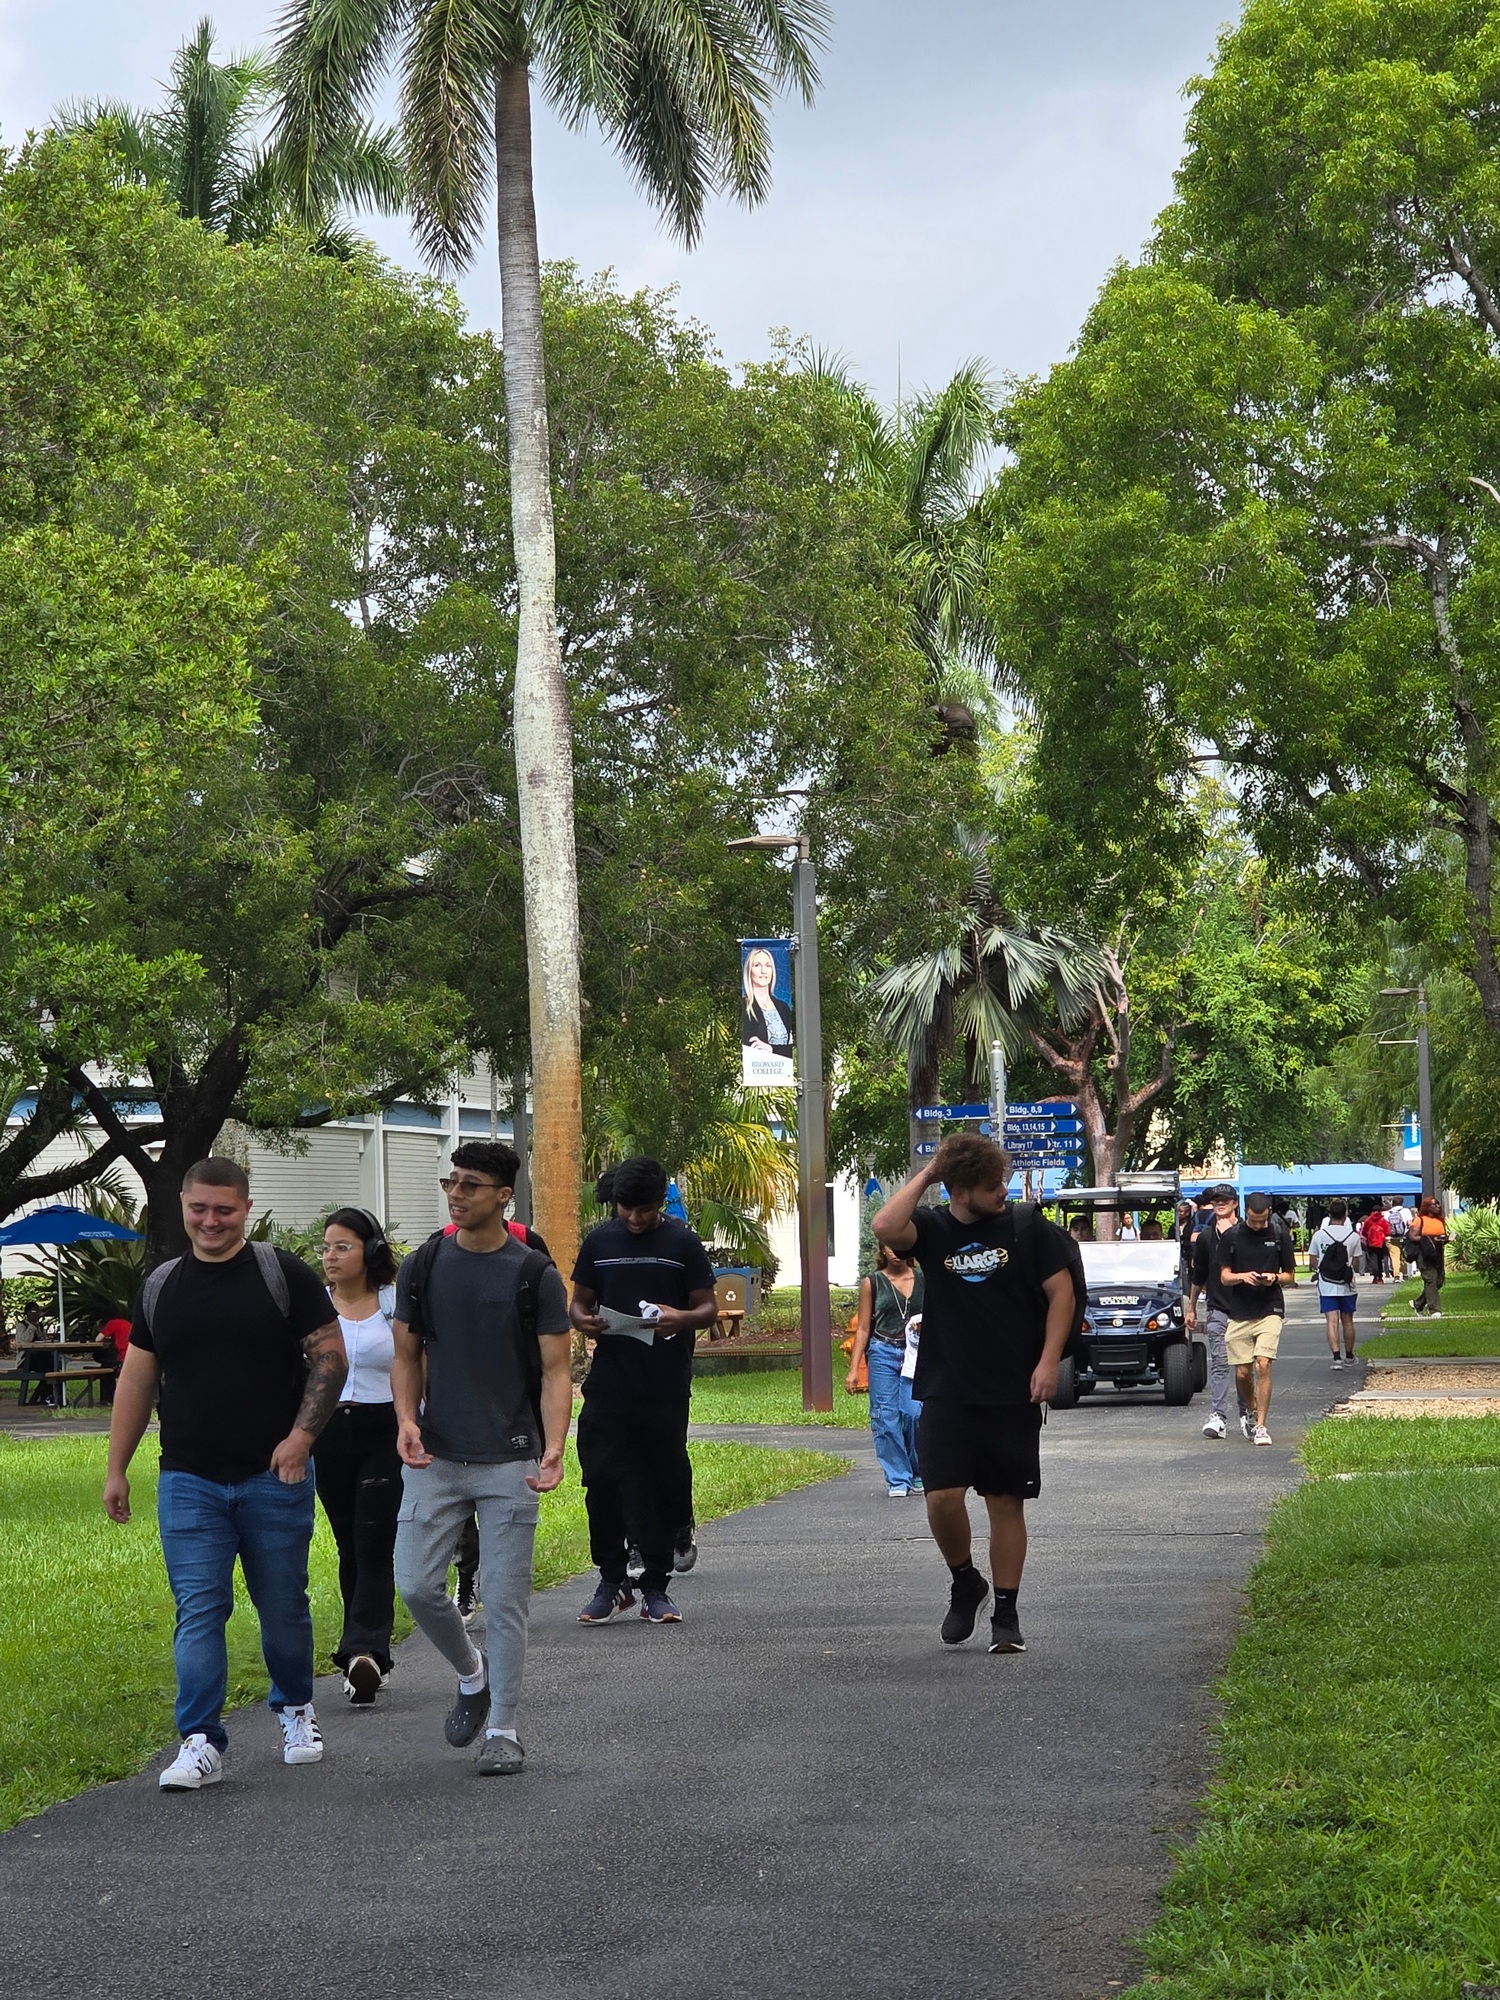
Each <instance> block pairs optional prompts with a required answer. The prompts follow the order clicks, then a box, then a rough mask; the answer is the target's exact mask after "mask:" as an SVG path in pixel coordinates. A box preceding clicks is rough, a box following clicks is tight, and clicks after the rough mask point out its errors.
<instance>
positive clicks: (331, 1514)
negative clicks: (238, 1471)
mask: <svg viewBox="0 0 1500 2000" xmlns="http://www.w3.org/2000/svg"><path fill="white" fill-rule="evenodd" d="M313 1461H314V1464H315V1465H316V1468H317V1480H318V1498H319V1499H320V1500H321V1501H322V1503H323V1511H324V1513H325V1514H326V1515H327V1516H328V1525H329V1527H330V1528H332V1530H333V1539H334V1541H335V1542H336V1543H337V1545H338V1552H339V1593H340V1595H341V1596H342V1598H343V1600H344V1630H343V1633H342V1635H341V1636H340V1639H339V1643H338V1645H337V1646H336V1647H335V1649H334V1655H333V1657H334V1659H335V1660H336V1661H337V1662H338V1664H339V1665H340V1666H341V1667H346V1666H347V1665H348V1664H349V1662H350V1661H351V1660H352V1659H354V1658H355V1657H356V1656H357V1655H358V1654H360V1653H368V1654H369V1656H370V1658H371V1659H372V1660H373V1661H374V1662H375V1664H376V1666H378V1667H379V1668H380V1670H381V1672H382V1673H388V1672H389V1671H390V1665H391V1620H392V1619H393V1617H394V1616H395V1607H396V1573H395V1567H394V1551H395V1547H396V1516H397V1514H398V1513H399V1511H400V1508H401V1460H400V1457H399V1456H398V1454H397V1451H396V1411H395V1407H394V1405H393V1404H390V1403H340V1404H339V1406H338V1408H337V1409H336V1410H335V1411H334V1413H333V1415H332V1416H331V1417H330V1418H329V1420H328V1426H327V1428H326V1430H325V1431H324V1432H323V1435H322V1436H321V1437H320V1438H319V1439H318V1442H317V1445H316V1446H315V1447H314V1451H313Z"/></svg>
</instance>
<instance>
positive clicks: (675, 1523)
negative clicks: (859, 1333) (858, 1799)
mask: <svg viewBox="0 0 1500 2000" xmlns="http://www.w3.org/2000/svg"><path fill="white" fill-rule="evenodd" d="M612 1193H613V1197H614V1204H615V1212H614V1215H613V1217H612V1218H611V1220H610V1221H608V1222H601V1223H599V1224H598V1226H597V1227H596V1228H594V1229H591V1230H590V1231H589V1233H588V1235H587V1236H585V1238H584V1239H583V1243H582V1245H581V1247H580V1249H579V1252H578V1262H577V1263H576V1264H575V1265H574V1267H573V1308H572V1312H573V1324H574V1325H575V1326H576V1327H577V1328H578V1329H579V1331H580V1332H582V1333H586V1334H587V1335H588V1336H589V1337H590V1338H591V1339H592V1340H593V1341H594V1343H595V1346H594V1358H593V1362H592V1365H591V1366H590V1368H589V1372H588V1376H587V1379H586V1380H585V1382H584V1385H583V1414H582V1415H581V1416H580V1418H579V1419H578V1464H579V1469H580V1471H581V1472H582V1475H583V1484H584V1489H585V1496H586V1499H587V1503H588V1513H589V1553H590V1555H591V1556H592V1557H593V1559H594V1561H595V1562H596V1563H597V1564H598V1566H599V1585H598V1588H597V1589H596V1590H595V1592H594V1594H593V1596H592V1597H591V1598H590V1599H589V1601H588V1603H587V1604H586V1605H585V1606H584V1607H583V1609H582V1611H580V1612H579V1614H578V1616H579V1621H580V1623H582V1624H584V1625H602V1624H604V1623H605V1622H606V1620H608V1619H610V1618H612V1617H613V1616H614V1614H615V1612H616V1611H620V1610H626V1609H628V1608H629V1606H630V1603H631V1601H632V1600H631V1596H630V1592H629V1590H628V1588H627V1586H626V1581H625V1572H626V1567H627V1565H628V1562H629V1559H630V1547H631V1543H632V1542H634V1544H635V1546H636V1547H637V1548H638V1549H639V1550H640V1553H641V1560H642V1563H643V1564H644V1570H643V1573H642V1576H641V1616H642V1617H643V1618H647V1619H649V1620H650V1621H651V1623H652V1624H653V1625H675V1624H677V1623H679V1622H680V1619H681V1613H680V1612H679V1611H678V1609H677V1607H676V1605H675V1604H674V1603H673V1602H672V1600H671V1598H670V1597H669V1596H668V1595H667V1579H668V1577H669V1575H670V1574H671V1571H672V1565H673V1543H674V1540H675V1537H676V1533H677V1531H678V1530H679V1529H680V1528H681V1527H682V1525H683V1524H682V1521H681V1518H680V1517H681V1511H682V1492H683V1478H682V1465H683V1461H684V1459H685V1457H686V1454H687V1423H688V1403H689V1399H690V1396H691V1393H692V1380H693V1348H694V1345H695V1343H696V1341H697V1338H698V1329H699V1328H700V1327H705V1326H712V1325H713V1322H714V1318H715V1315H716V1314H717V1312H718V1303H717V1300H716V1299H715V1297H714V1274H713V1267H712V1265H711V1264H710V1263H709V1261H708V1253H707V1252H706V1251H705V1250H704V1248H703V1245H702V1244H701V1243H700V1242H699V1240H698V1238H697V1237H696V1236H695V1235H694V1234H693V1232H692V1230H691V1229H689V1228H688V1226H687V1224H686V1223H685V1222H675V1221H674V1220H673V1219H672V1218H671V1216H668V1215H664V1214H663V1213H662V1204H663V1203H664V1202H665V1201H666V1198H667V1175H666V1170H665V1168H664V1167H662V1165H661V1164H660V1162H659V1161H657V1160H649V1159H645V1158H641V1157H637V1158H634V1159H629V1160H624V1161H622V1162H621V1164H620V1165H619V1166H618V1167H617V1168H616V1169H615V1174H614V1184H613V1189H612ZM601 1308H608V1309H609V1310H610V1311H613V1312H616V1313H621V1314H624V1315H625V1316H626V1317H627V1318H629V1319H631V1320H633V1321H635V1322H636V1326H637V1328H638V1329H639V1330H640V1332H644V1331H645V1329H644V1328H643V1327H642V1326H641V1322H642V1321H643V1320H644V1321H646V1322H647V1323H648V1325H649V1327H650V1338H649V1339H648V1338H641V1337H638V1336H637V1333H632V1332H611V1330H610V1321H609V1320H608V1318H607V1317H606V1316H605V1312H604V1311H603V1310H601ZM643 1308H645V1309H646V1310H645V1311H644V1312H643V1310H642V1309H643Z"/></svg>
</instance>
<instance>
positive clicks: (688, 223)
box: [276, 0, 829, 1269]
mask: <svg viewBox="0 0 1500 2000" xmlns="http://www.w3.org/2000/svg"><path fill="white" fill-rule="evenodd" d="M828 18H829V17H828V9H827V7H826V6H825V4H824V0H289V4H288V6H287V8H286V11H285V13H284V15H283V16H282V23H281V34H280V63H281V75H282V99H281V106H280V111H279V115H278V120H277V127H276V132H277V143H278V145H279V146H280V147H282V148H283V149H284V150H285V152H286V153H287V154H288V156H289V157H290V158H291V159H292V160H293V161H294V162H298V163H300V167H299V171H300V173H301V175H302V183H303V187H304V190H305V193H306V195H307V197H308V198H310V197H311V194H312V191H313V177H314V164H315V162H316V160H317V158H318V155H319V152H320V150H321V149H322V148H323V147H324V146H325V145H326V144H327V143H328V141H329V139H330V138H335V139H336V138H337V137H338V135H340V134H341V133H343V132H345V131H347V130H348V129H349V128H350V126H351V125H352V124H353V123H354V122H355V121H356V120H357V119H358V118H359V117H360V116H361V114H362V113H363V111H364V109H365V107H366V106H367V104H368V102H369V100H370V97H371V94H372V92H373V91H374V89H375V87H376V85H377V83H378V81H379V79H380V77H381V76H382V75H383V74H384V72H385V71H386V70H387V68H391V69H394V70H395V71H396V72H397V73H398V74H399V76H400V79H401V94H402V103H401V124H402V131H403V134H404V137H405V143H406V153H407V159H408V163H409V169H410V174H411V182H412V204H411V205H412V212H413V219H414V223H415V228H416V233H417V237H418V240H419V241H420V243H421V244H422V245H423V247H424V248H425V249H426V250H427V252H428V253H429V255H430V256H431V257H432V258H433V259H434V261H435V262H436V263H437V264H439V265H440V266H443V267H448V268H457V267H462V266H464V265H466V264H468V263H469V262H470V261H471V260H472V258H473V256H474V254H475V251H476V250H477V248H478V245H479V240H480V236H481V233H482V230H483V228H484V209H485V199H486V195H487V192H488V191H489V189H490V188H491V186H492V185H493V188H494V191H495V194H496V207H497V218H498V227H497V236H498V244H499V257H500V305H501V326H502V333H503V340H504V370H505V400H506V438H507V449H508V453H509V459H510V494H511V501H510V505H511V536H512V541H513V545H514V549H515V564H516V582H517V597H518V607H517V634H516V676H515V689H514V695H513V721H512V727H513V732H514V736H515V758H516V777H517V795H518V800H519V806H518V818H519V823H520V834H521V854H522V864H523V869H524V876H525V881H526V889H527V894H526V955H527V968H528V975H529V982H530V1008H531V1038H532V1091H533V1102H534V1106H535V1134H536V1148H535V1159H536V1164H535V1169H534V1175H533V1193H534V1198H535V1207H536V1212H537V1219H538V1222H539V1223H540V1225H541V1226H542V1228H543V1229H544V1230H545V1232H546V1234H547V1237H548V1240H549V1241H550V1242H551V1243H552V1245H553V1247H554V1248H555V1250H556V1251H557V1254H558V1261H559V1263H560V1264H561V1265H562V1266H563V1268H564V1269H566V1268H568V1264H567V1260H568V1259H569V1258H570V1256H571V1252H572V1250H573V1248H574V1246H575V1245H576V1241H577V1229H578V1197H579V1182H580V1178H581V1167H582V1152H583V1141H582V1117H581V1087H580V1066H579V1065H580V1032H579V1009H580V995H579V928H578V864H577V854H576V850H575V845H574V823H573V755H572V752H573V742H572V728H571V721H570V716H569V703H568V689H567V683H566V680H565V679H564V676H563V668H562V655H561V649H560V647H559V644H558V634H557V604H556V566H557V561H556V546H555V540H554V535H553V526H552V490H551V467H550V450H549V443H548V424H547V389H546V377H545V372H544V366H543V361H544V357H543V352H542V290H541V264H540V260H539V257H538V253H537V236H536V205H535V196H534V189H533V176H532V157H531V88H532V79H533V75H534V76H535V78H536V80H537V83H538V85H539V87H540V88H541V90H542V91H543V93H544V95H545V96H546V97H547V99H548V100H549V101H550V102H551V104H552V105H553V106H554V108H555V109H556V110H557V111H558V112H559V113H560V114H561V115H562V117H563V118H564V119H565V120H566V121H567V122H568V123H570V124H572V125H575V126H576V125H583V124H585V123H587V122H588V121H590V120H593V121H594V122H596V123H597V124H598V126H599V127H600V130H601V131H602V132H603V133H604V134H605V136H606V137H607V138H609V139H610V140H611V141H612V143H613V144H614V145H615V147H616V148H617V150H618V151H619V152H620V153H621V154H622V155H623V157H624V159H625V162H626V164H627V166H628V168H629V169H630V171H631V173H632V174H633V175H634V176H635V178H636V180H637V181H638V182H639V183H640V184H641V186H642V187H643V188H644V189H645V191H646V192H647V194H648V195H649V196H650V197H651V199H652V200H653V201H654V202H655V203H656V205H657V207H658V208H659V209H660V210H661V211H662V213H663V215H664V216H665V217H666V219H667V222H668V224H669V226H670V227H672V228H673V229H674V230H675V231H676V233H677V234H678V235H679V236H680V237H681V238H682V239H683V240H684V241H685V242H687V243H692V242H693V241H694V240H695V239H696V237H697V235H698V233H699V230H700V228H701V227H702V222H703V215H704V210H705V208H706V205H707V203H708V200H709V198H710V196H711V195H713V194H714V193H716V192H720V191H723V192H727V193H729V194H731V195H733V196H735V197H736V198H738V199H739V200H742V201H744V202H747V203H753V202H757V201H760V200H762V199H763V198H764V197H765V195H766V193H767V192H768V189H769V185H770V156H771V142H770V130H769V126H768V123H767V113H768V109H769V105H770V100H771V98H772V96H773V94H774V93H775V91H776V90H778V89H780V88H782V87H784V86H787V85H791V86H794V87H796V88H798V89H800V91H801V93H802V95H803V97H804V98H805V99H808V100H810V99H811V97H812V94H813V91H814V89H815V87H816V84H817V71H816V68H815V65H814V50H815V49H816V48H817V46H818V45H819V43H820V42H821V40H822V38H823V35H824V33H825V30H826V27H827V23H828Z"/></svg>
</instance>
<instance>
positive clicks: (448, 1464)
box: [391, 1139, 573, 1777]
mask: <svg viewBox="0 0 1500 2000" xmlns="http://www.w3.org/2000/svg"><path fill="white" fill-rule="evenodd" d="M452 1162H453V1171H452V1173H450V1174H448V1175H446V1176H445V1177H444V1179H443V1181H442V1183H441V1185H442V1188H443V1191H444V1193H445V1194H446V1195H447V1197H448V1215H449V1219H450V1221H451V1222H452V1223H454V1224H455V1225H456V1227H455V1228H454V1229H453V1230H452V1231H451V1232H450V1233H445V1232H441V1231H440V1232H438V1233H436V1234H435V1235H433V1236H430V1237H429V1238H428V1239H427V1241H426V1242H425V1243H424V1244H422V1245H421V1246H420V1248H418V1249H416V1250H414V1251H413V1252H412V1254H411V1255H410V1256H409V1257H408V1258H407V1259H406V1260H405V1262H404V1263H403V1264H402V1266H401V1269H400V1271H399V1272H398V1274H397V1277H396V1319H395V1324H394V1327H393V1328H392V1333H393V1336H394V1339H395V1347H396V1353H395V1359H394V1361H393V1362H392V1364H391V1397H392V1400H393V1402H394V1403H395V1405H396V1449H397V1451H398V1452H399V1453H400V1454H401V1463H402V1466H403V1472H402V1488H403V1491H402V1500H401V1512H400V1515H399V1517H398V1519H397V1523H396V1587H397V1588H398V1589H399V1591H400V1592H401V1596H402V1599H403V1601H404V1602H405V1604H406V1608H407V1610H408V1611H410V1613H411V1615H412V1617H413V1618H414V1619H415V1620H416V1622H417V1624H418V1625H419V1626H420V1627H421V1629H422V1631H423V1632H424V1633H425V1634H426V1636H427V1637H428V1638H429V1639H430V1640H431V1641H432V1643H433V1645H434V1646H436V1648H437V1650H438V1651H439V1652H440V1653H441V1654H442V1656H443V1658H444V1659H445V1660H447V1662H448V1664H449V1665H450V1666H451V1667H452V1668H453V1669H454V1671H455V1673H456V1674H457V1675H458V1693H457V1695H456V1697H455V1699H454V1702H453V1706H452V1707H451V1708H450V1709H449V1710H448V1713H447V1715H446V1716H445V1718H444V1721H443V1735H444V1737H445V1738H446V1740H447V1741H448V1742H449V1743H451V1744H452V1745H453V1747H454V1749H455V1750H461V1749H463V1748H464V1746H465V1745H466V1744H469V1743H472V1742H473V1740H474V1738H475V1737H476V1736H478V1734H479V1732H480V1730H481V1729H483V1730H484V1742H483V1744H482V1745H481V1747H480V1751H479V1756H478V1758H477V1759H476V1769H477V1771H478V1772H479V1774H480V1775H481V1776H482V1777H504V1776H510V1775H514V1774H515V1773H516V1772H519V1771H520V1770H521V1769H522V1767H523V1765H524V1763H525V1752H524V1751H523V1750H522V1748H521V1740H520V1736H519V1734H518V1731H517V1726H516V1709H517V1704H518V1703H519V1701H520V1696H521V1681H522V1676H523V1673H524V1671H525V1666H526V1629H527V1620H528V1617H529V1613H530V1606H531V1572H532V1552H533V1547H534V1544H535V1541H536V1526H537V1509H538V1495H539V1494H542V1493H550V1492H552V1491H553V1490H554V1488H556V1487H557V1486H559V1485H560V1484H561V1483H562V1476H563V1446H564V1443H565V1441H566V1439H567V1435H568V1420H569V1418H570V1416H571V1415H572V1411H573V1380H572V1375H571V1373H570V1369H569V1358H570V1357H569V1348H570V1346H571V1340H570V1336H569V1328H568V1295H567V1292H566V1291H565V1289H564V1287H563V1281H562V1279H561V1277H560V1276H559V1275H558V1271H557V1267H556V1265H555V1264H554V1263H553V1262H552V1260H551V1258H550V1257H547V1256H545V1255H543V1254H542V1253H541V1252H540V1251H539V1250H537V1249H535V1248H531V1247H528V1245H526V1244H524V1243H522V1242H521V1241H519V1240H518V1239H517V1238H516V1237H515V1236H514V1235H512V1233H511V1231H510V1229H509V1228H508V1227H507V1225H506V1220H505V1211H506V1208H507V1206H508V1205H509V1202H510V1198H511V1192H512V1189H513V1188H514V1186H515V1182H516V1176H517V1174H518V1172H519V1170H520V1164H521V1163H520V1159H519V1157H518V1156H517V1154H516V1152H515V1151H514V1149H513V1148H512V1147H510V1146H507V1145H506V1144H505V1143H504V1142H503V1141H502V1140H499V1139H467V1140H465V1141H464V1143H463V1144H462V1145H461V1146H458V1147H456V1148H455V1149H454V1152H453V1154H452ZM476 1515H477V1517H478V1521H479V1593H480V1596H481V1598H482V1599H483V1601H484V1625H485V1631H484V1641H485V1643H484V1649H483V1650H482V1651H481V1650H480V1649H479V1648H478V1647H476V1645H475V1644H474V1641H473V1639H472V1638H471V1637H470V1636H469V1633H468V1632H467V1631H466V1630H465V1628H464V1621H463V1618H462V1617H461V1615H460V1613H459V1609H458V1606H457V1605H456V1604H455V1603H454V1601H453V1599H452V1598H451V1597H450V1596H449V1595H448V1562H449V1558H450V1557H451V1556H452V1554H453V1545H454V1542H455V1541H456V1540H457V1538H458V1534H459V1531H460V1529H461V1528H462V1527H463V1526H464V1524H465V1523H466V1522H467V1521H468V1520H469V1519H470V1518H471V1517H474V1516H476Z"/></svg>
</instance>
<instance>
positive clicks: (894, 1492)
mask: <svg viewBox="0 0 1500 2000" xmlns="http://www.w3.org/2000/svg"><path fill="white" fill-rule="evenodd" d="M885 1492H886V1498H887V1499H888V1500H904V1499H905V1498H906V1497H907V1495H908V1494H909V1493H910V1492H911V1488H910V1487H909V1486H887V1488H886V1489H885Z"/></svg>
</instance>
